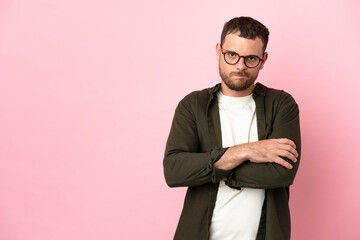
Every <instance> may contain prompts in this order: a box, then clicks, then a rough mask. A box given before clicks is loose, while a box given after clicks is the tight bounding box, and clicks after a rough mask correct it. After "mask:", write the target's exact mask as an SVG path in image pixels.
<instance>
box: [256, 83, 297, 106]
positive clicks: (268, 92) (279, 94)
mask: <svg viewBox="0 0 360 240" xmlns="http://www.w3.org/2000/svg"><path fill="white" fill-rule="evenodd" d="M254 91H256V93H257V94H258V95H260V96H264V98H265V103H266V102H268V103H272V104H275V105H279V104H280V105H282V104H294V105H297V103H296V101H295V99H294V98H293V97H292V95H291V94H290V93H288V92H286V91H284V90H280V89H275V88H270V87H267V86H265V85H263V84H261V83H257V84H256V87H255V90H254Z"/></svg>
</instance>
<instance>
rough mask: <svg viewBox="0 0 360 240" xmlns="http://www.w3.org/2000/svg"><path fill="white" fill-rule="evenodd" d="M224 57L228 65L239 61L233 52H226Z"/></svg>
mask: <svg viewBox="0 0 360 240" xmlns="http://www.w3.org/2000/svg"><path fill="white" fill-rule="evenodd" d="M224 57H225V61H226V62H227V63H228V64H236V63H237V62H238V61H239V58H240V57H239V55H238V54H237V53H234V52H226V53H225V54H224Z"/></svg>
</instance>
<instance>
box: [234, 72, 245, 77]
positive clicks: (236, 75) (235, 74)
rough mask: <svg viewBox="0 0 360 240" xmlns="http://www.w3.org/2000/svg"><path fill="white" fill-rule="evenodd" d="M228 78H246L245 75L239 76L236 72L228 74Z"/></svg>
mask: <svg viewBox="0 0 360 240" xmlns="http://www.w3.org/2000/svg"><path fill="white" fill-rule="evenodd" d="M230 76H233V77H235V78H246V77H247V75H246V74H244V73H243V74H239V73H237V72H232V73H231V74H230Z"/></svg>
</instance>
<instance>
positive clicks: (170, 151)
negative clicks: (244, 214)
mask: <svg viewBox="0 0 360 240" xmlns="http://www.w3.org/2000/svg"><path fill="white" fill-rule="evenodd" d="M191 99H193V98H191V96H190V97H189V96H187V97H185V98H184V99H183V100H182V101H181V102H180V103H179V105H178V106H177V108H176V110H175V115H174V118H173V122H172V126H171V130H170V134H169V137H168V140H167V143H166V149H165V156H164V160H163V167H164V175H165V180H166V183H167V184H168V185H169V186H170V187H180V186H189V187H193V186H199V185H202V184H206V183H210V182H219V181H220V180H222V179H223V178H224V177H226V176H227V175H228V174H229V173H230V171H226V170H221V169H217V168H215V167H213V164H214V163H215V162H216V161H217V160H219V158H220V157H221V156H222V155H223V154H224V152H225V151H226V150H227V149H226V148H218V149H213V150H212V151H209V152H201V151H200V149H201V147H200V140H199V136H198V131H199V129H198V126H197V121H196V115H195V110H194V108H196V106H195V105H196V102H195V101H194V99H193V100H191Z"/></svg>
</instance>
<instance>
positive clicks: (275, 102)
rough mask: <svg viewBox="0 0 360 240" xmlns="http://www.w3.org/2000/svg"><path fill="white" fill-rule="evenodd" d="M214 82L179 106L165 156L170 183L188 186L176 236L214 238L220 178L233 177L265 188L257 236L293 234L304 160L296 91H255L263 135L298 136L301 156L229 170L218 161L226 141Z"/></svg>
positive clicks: (231, 182)
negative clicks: (294, 197)
mask: <svg viewBox="0 0 360 240" xmlns="http://www.w3.org/2000/svg"><path fill="white" fill-rule="evenodd" d="M219 89H220V84H217V85H216V86H215V87H213V88H208V89H204V90H201V91H196V92H192V93H190V94H189V95H187V96H186V97H185V98H184V99H182V100H181V101H180V103H179V105H178V106H177V108H176V111H175V116H174V119H173V122H172V126H171V130H170V134H169V137H168V140H167V144H166V150H165V156H164V161H163V165H164V174H165V179H166V182H167V184H168V185H169V186H170V187H182V186H186V187H188V190H187V193H186V197H185V202H184V206H183V211H182V213H181V217H180V220H179V223H178V226H177V230H176V233H175V236H174V239H175V240H203V239H204V240H205V239H209V228H210V223H211V217H212V213H213V210H214V207H215V201H216V195H217V190H218V185H219V181H221V180H222V179H223V178H224V177H227V179H228V181H227V185H228V186H230V187H233V188H241V187H250V188H262V189H265V201H264V205H263V209H262V214H261V219H260V224H259V230H258V234H257V238H256V239H266V240H282V239H290V212H289V204H288V203H289V186H290V185H291V184H292V183H293V181H294V178H295V174H296V172H297V169H298V166H299V160H300V144H301V143H300V125H299V109H298V105H297V104H296V102H295V100H294V99H293V98H292V97H291V95H290V94H288V93H286V92H284V91H280V90H275V89H271V88H267V87H265V86H264V85H262V84H260V83H257V84H256V86H255V89H254V91H253V98H254V100H255V104H256V116H257V127H258V138H259V140H263V139H269V138H288V139H291V140H293V141H294V142H295V144H296V146H297V151H298V152H299V157H298V161H297V162H296V163H295V164H294V163H293V162H291V161H290V160H288V159H286V158H285V160H287V161H288V162H290V163H291V164H292V165H293V169H291V170H289V169H287V168H285V167H283V166H281V165H279V164H276V163H252V162H250V161H246V162H245V163H243V164H242V165H240V166H238V167H237V168H235V169H233V170H229V171H225V170H221V169H217V168H215V167H214V166H213V164H214V163H215V162H216V161H217V160H219V158H220V157H221V156H222V154H224V152H225V151H226V150H227V148H223V147H222V142H221V139H222V138H221V128H220V116H219V110H218V103H217V96H216V92H217V91H218V90H219Z"/></svg>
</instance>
